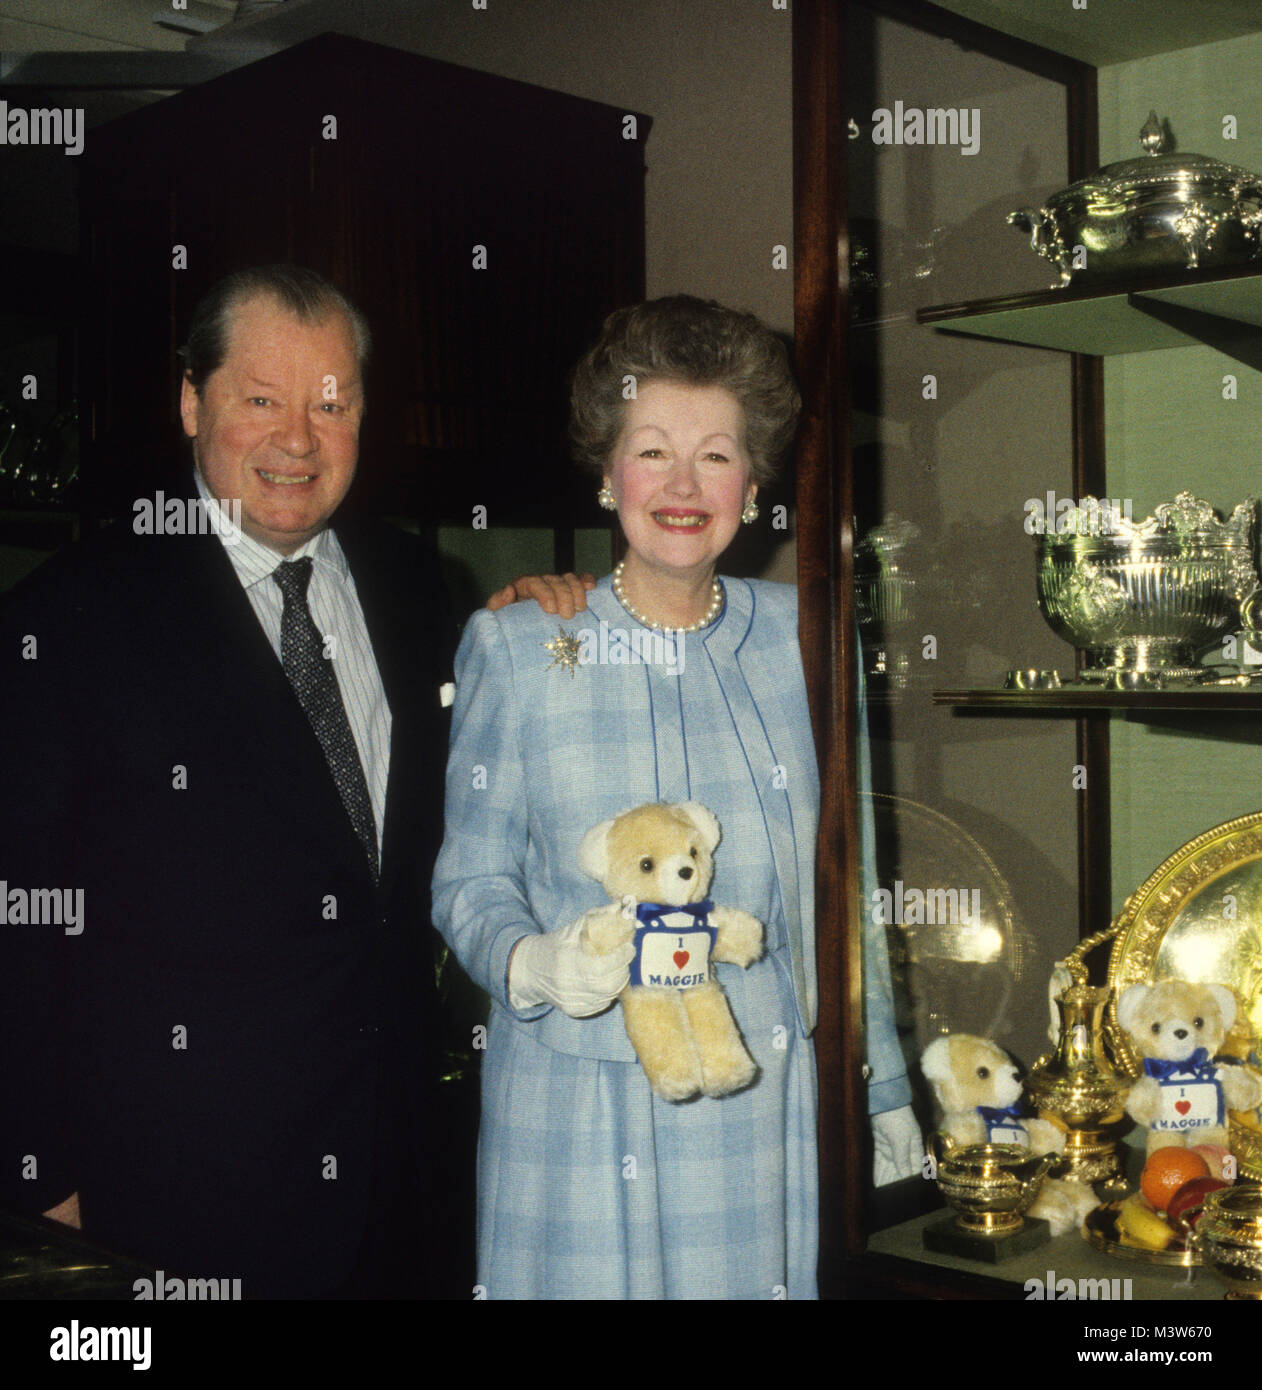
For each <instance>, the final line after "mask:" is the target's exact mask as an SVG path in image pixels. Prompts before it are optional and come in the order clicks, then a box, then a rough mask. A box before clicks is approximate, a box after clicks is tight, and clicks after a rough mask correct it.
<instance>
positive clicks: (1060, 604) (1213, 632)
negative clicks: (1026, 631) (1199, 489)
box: [1037, 492, 1258, 689]
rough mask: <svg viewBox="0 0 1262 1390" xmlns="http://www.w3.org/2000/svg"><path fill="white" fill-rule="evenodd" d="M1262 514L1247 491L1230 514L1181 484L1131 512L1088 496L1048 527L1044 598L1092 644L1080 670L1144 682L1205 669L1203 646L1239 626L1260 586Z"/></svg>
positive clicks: (1116, 682)
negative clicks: (1257, 534)
mask: <svg viewBox="0 0 1262 1390" xmlns="http://www.w3.org/2000/svg"><path fill="white" fill-rule="evenodd" d="M1256 514H1257V504H1256V503H1255V501H1254V500H1253V498H1251V497H1250V498H1246V499H1245V501H1243V502H1241V503H1240V505H1239V506H1238V507H1236V509H1235V511H1233V512H1232V514H1231V516H1230V517H1228V518H1227V519H1226V520H1225V521H1224V520H1222V519H1221V518H1220V517H1219V515H1218V513H1217V512H1215V511H1214V509H1213V508H1212V507H1211V506H1210V505H1209V503H1208V502H1205V501H1202V500H1201V499H1200V498H1197V497H1193V496H1192V494H1191V493H1188V492H1181V493H1179V495H1178V496H1177V497H1176V498H1175V499H1174V501H1173V502H1165V503H1163V504H1162V505H1161V506H1159V507H1158V508H1156V510H1155V511H1154V513H1153V515H1152V516H1150V517H1145V518H1144V520H1142V521H1131V520H1129V519H1128V518H1127V517H1125V516H1121V515H1119V514H1118V513H1117V512H1116V511H1115V510H1112V509H1110V508H1109V506H1108V504H1107V503H1104V504H1101V503H1098V502H1097V501H1096V500H1095V499H1094V498H1083V499H1082V501H1081V503H1080V504H1079V506H1078V508H1077V509H1075V512H1074V514H1073V515H1072V516H1069V517H1065V518H1062V519H1061V522H1060V523H1058V524H1057V527H1056V530H1055V531H1050V530H1049V531H1048V532H1047V533H1045V534H1044V535H1043V536H1041V537H1040V540H1039V546H1038V559H1037V568H1038V594H1039V606H1040V608H1041V609H1042V610H1043V616H1044V617H1045V618H1046V619H1047V621H1048V623H1049V624H1050V625H1051V626H1052V628H1053V629H1054V630H1055V631H1056V632H1057V633H1058V634H1059V635H1060V636H1061V637H1063V638H1065V639H1066V640H1067V641H1069V642H1072V643H1073V644H1074V646H1075V647H1077V648H1079V649H1080V650H1082V651H1084V652H1085V653H1086V656H1087V663H1086V666H1085V667H1084V669H1083V671H1082V673H1081V676H1082V679H1083V680H1087V681H1096V682H1102V683H1105V684H1108V685H1112V686H1114V687H1117V688H1120V689H1137V688H1143V687H1145V686H1159V685H1162V684H1164V683H1165V682H1166V681H1187V680H1195V679H1199V678H1201V677H1203V676H1205V675H1206V674H1207V671H1206V669H1205V668H1204V667H1202V666H1200V665H1198V664H1197V656H1198V653H1199V652H1200V651H1201V650H1203V649H1204V648H1205V647H1207V646H1209V645H1210V644H1211V643H1213V642H1214V641H1215V639H1217V638H1219V637H1221V636H1222V635H1223V634H1224V633H1227V632H1230V631H1232V630H1234V629H1236V628H1239V626H1240V623H1241V618H1240V608H1241V604H1242V603H1243V602H1244V601H1245V600H1246V599H1248V598H1249V597H1250V596H1251V595H1252V594H1253V592H1254V591H1255V590H1256V589H1257V588H1258V576H1257V571H1256V570H1255V568H1254V562H1253V543H1254V523H1255V519H1256ZM1102 518H1103V524H1102Z"/></svg>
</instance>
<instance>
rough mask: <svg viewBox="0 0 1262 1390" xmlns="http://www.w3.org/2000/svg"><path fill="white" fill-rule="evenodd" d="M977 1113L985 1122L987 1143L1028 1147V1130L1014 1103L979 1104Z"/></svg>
mask: <svg viewBox="0 0 1262 1390" xmlns="http://www.w3.org/2000/svg"><path fill="white" fill-rule="evenodd" d="M977 1113H978V1114H979V1115H980V1116H981V1117H982V1119H983V1120H984V1121H985V1122H986V1142H987V1143H988V1144H1019V1145H1020V1146H1021V1147H1022V1148H1023V1149H1028V1148H1029V1147H1030V1131H1029V1130H1028V1129H1026V1127H1025V1125H1024V1124H1023V1123H1022V1122H1021V1113H1020V1111H1019V1110H1018V1108H1017V1107H1016V1106H1015V1105H1006V1106H1003V1107H1000V1106H997V1105H979V1106H978V1107H977Z"/></svg>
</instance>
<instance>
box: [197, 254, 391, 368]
mask: <svg viewBox="0 0 1262 1390" xmlns="http://www.w3.org/2000/svg"><path fill="white" fill-rule="evenodd" d="M263 295H266V296H269V297H270V298H272V299H274V300H275V301H276V303H277V304H279V305H280V306H281V307H282V308H283V309H287V310H288V311H289V312H290V313H291V314H293V315H294V316H295V317H296V318H297V319H298V320H300V322H302V323H307V324H314V323H322V322H323V321H324V320H325V319H326V318H328V317H329V315H330V314H343V315H345V317H346V319H347V321H348V322H349V323H350V326H351V333H352V335H353V337H354V339H355V357H356V359H357V361H358V362H359V371H360V375H361V376H362V375H363V374H364V371H365V369H366V368H367V366H368V359H369V356H370V355H371V352H372V333H371V331H370V330H369V328H368V320H367V319H365V318H364V316H363V314H362V313H361V312H360V310H359V309H358V308H357V307H356V306H355V305H354V304H353V303H352V302H351V300H350V299H349V298H348V297H347V296H346V295H345V294H343V293H342V291H341V290H339V289H338V288H337V286H336V285H335V284H333V282H332V281H331V280H326V279H325V278H324V276H323V275H320V274H319V273H318V272H316V271H314V270H308V269H307V268H306V267H305V266H300V265H264V266H254V267H252V268H250V269H249V270H238V271H234V272H233V273H232V274H231V275H226V276H225V277H224V278H223V279H222V280H220V281H219V282H218V283H217V284H215V285H213V286H212V287H211V288H210V289H209V290H207V291H206V293H205V294H204V295H203V296H202V297H201V299H200V300H198V302H197V307H196V308H195V309H194V310H193V319H192V322H191V323H190V324H189V329H188V342H187V343H185V345H184V346H183V347H182V348H181V349H180V358H181V359H182V361H183V363H184V371H185V375H186V376H187V377H188V380H189V383H190V385H191V386H192V387H193V389H194V390H195V391H197V392H198V393H199V394H200V393H201V389H202V387H203V386H204V385H205V384H206V379H207V378H208V377H209V376H210V374H211V373H212V372H214V371H217V370H218V369H219V368H220V367H221V366H223V362H224V358H225V357H226V356H227V355H228V338H229V335H230V334H231V331H232V316H233V314H234V312H235V311H236V310H237V309H238V308H239V307H240V306H241V305H242V304H244V303H246V301H247V300H251V299H256V298H258V297H260V296H263Z"/></svg>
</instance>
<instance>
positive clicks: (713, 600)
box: [613, 560, 723, 632]
mask: <svg viewBox="0 0 1262 1390" xmlns="http://www.w3.org/2000/svg"><path fill="white" fill-rule="evenodd" d="M625 563H626V561H625V560H620V561H619V562H618V564H617V565H616V566H615V567H614V572H613V594H614V598H616V599H617V600H618V602H619V603H620V604H622V606H623V607H624V608H625V609H626V610H627V612H628V613H630V614H631V616H632V617H633V618H634V619H635V620H636V622H637V623H643V624H644V626H645V627H651V628H655V629H656V630H657V631H658V632H700V631H701V629H702V628H703V627H709V626H710V624H711V623H712V622H713V621H714V620H715V618H717V617H718V616H719V614H720V613H722V611H723V585H722V584H720V583H719V581H718V579H717V578H716V579H714V580H712V581H711V585H710V606H709V608H707V609H706V611H705V616H704V617H703V618H700V619H699V620H698V621H697V622H695V623H689V625H688V626H687V627H670V626H668V625H666V624H663V623H655V622H654V621H653V619H652V618H646V617H645V616H644V614H643V613H641V612H640V610H639V609H638V608H637V607H636V606H635V605H634V604H633V603H632V602H631V601H630V599H628V598H627V596H626V593H625V592H624V591H623V588H622V567H623V565H624V564H625Z"/></svg>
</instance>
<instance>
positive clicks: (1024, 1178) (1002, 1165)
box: [934, 1133, 1057, 1236]
mask: <svg viewBox="0 0 1262 1390" xmlns="http://www.w3.org/2000/svg"><path fill="white" fill-rule="evenodd" d="M934 1152H935V1156H936V1157H937V1162H938V1189H939V1191H940V1192H941V1193H942V1196H943V1198H944V1199H945V1200H946V1203H947V1205H948V1206H949V1207H950V1208H951V1209H952V1210H953V1211H954V1212H955V1219H956V1223H957V1224H958V1225H959V1227H960V1228H961V1229H962V1230H964V1231H968V1232H970V1233H971V1234H974V1235H984V1236H1001V1235H1010V1234H1011V1233H1012V1232H1014V1231H1019V1230H1020V1229H1021V1227H1022V1226H1023V1225H1024V1224H1025V1215H1024V1214H1025V1212H1026V1211H1028V1210H1029V1208H1030V1206H1031V1205H1032V1204H1033V1202H1034V1199H1035V1198H1036V1197H1037V1196H1038V1195H1039V1188H1040V1187H1042V1185H1043V1179H1044V1177H1045V1176H1046V1175H1047V1170H1048V1169H1049V1168H1050V1167H1051V1166H1052V1165H1053V1164H1054V1163H1055V1162H1056V1159H1057V1156H1056V1154H1031V1153H1030V1151H1029V1149H1024V1148H1022V1147H1021V1146H1020V1145H1019V1144H969V1145H968V1146H966V1147H961V1146H959V1145H957V1144H956V1143H955V1142H954V1141H953V1140H952V1139H951V1138H950V1136H948V1135H944V1134H941V1133H938V1134H935V1135H934Z"/></svg>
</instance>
